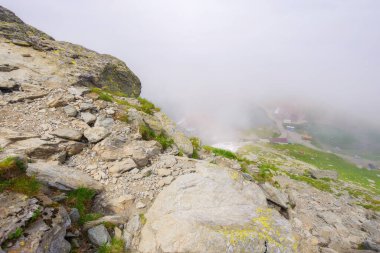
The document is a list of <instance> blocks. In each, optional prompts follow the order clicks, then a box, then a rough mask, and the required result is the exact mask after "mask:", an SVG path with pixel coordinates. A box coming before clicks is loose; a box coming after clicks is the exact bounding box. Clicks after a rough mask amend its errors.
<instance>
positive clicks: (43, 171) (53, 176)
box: [27, 162, 103, 190]
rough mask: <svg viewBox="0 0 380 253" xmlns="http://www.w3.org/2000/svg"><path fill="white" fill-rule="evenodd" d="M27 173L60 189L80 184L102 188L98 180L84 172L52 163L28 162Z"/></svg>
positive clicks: (76, 186) (71, 187)
mask: <svg viewBox="0 0 380 253" xmlns="http://www.w3.org/2000/svg"><path fill="white" fill-rule="evenodd" d="M27 174H28V175H29V176H32V175H34V176H36V178H37V179H38V180H39V181H42V182H44V183H46V184H47V185H49V186H52V187H55V188H58V189H60V190H73V189H77V188H79V187H82V186H83V187H87V188H91V189H95V190H101V189H102V188H103V187H102V185H101V184H100V183H99V182H97V181H96V180H94V179H93V178H92V177H90V176H89V175H87V174H86V173H84V172H82V171H79V170H76V169H73V168H69V167H66V166H62V165H56V164H53V163H45V162H37V163H29V165H28V168H27Z"/></svg>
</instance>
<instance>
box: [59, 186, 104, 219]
mask: <svg viewBox="0 0 380 253" xmlns="http://www.w3.org/2000/svg"><path fill="white" fill-rule="evenodd" d="M95 194H96V192H95V190H92V189H88V188H84V187H81V188H78V189H76V190H73V191H71V192H69V193H68V195H67V200H66V201H67V205H68V206H70V207H72V208H77V209H78V211H79V214H80V219H79V224H80V225H82V224H84V223H86V222H88V221H91V220H96V219H99V218H100V217H102V215H101V214H97V213H90V210H91V203H92V200H93V198H94V197H95Z"/></svg>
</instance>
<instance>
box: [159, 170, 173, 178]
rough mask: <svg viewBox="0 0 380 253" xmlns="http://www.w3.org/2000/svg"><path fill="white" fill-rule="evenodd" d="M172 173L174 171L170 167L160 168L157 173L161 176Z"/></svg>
mask: <svg viewBox="0 0 380 253" xmlns="http://www.w3.org/2000/svg"><path fill="white" fill-rule="evenodd" d="M171 174H172V171H171V170H170V169H158V170H157V175H159V176H161V177H166V176H169V175H171Z"/></svg>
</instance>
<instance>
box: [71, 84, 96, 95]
mask: <svg viewBox="0 0 380 253" xmlns="http://www.w3.org/2000/svg"><path fill="white" fill-rule="evenodd" d="M67 91H68V92H69V93H70V94H71V95H74V96H82V95H84V94H86V93H88V92H89V91H90V90H89V89H88V88H87V87H74V86H72V87H69V88H68V89H67Z"/></svg>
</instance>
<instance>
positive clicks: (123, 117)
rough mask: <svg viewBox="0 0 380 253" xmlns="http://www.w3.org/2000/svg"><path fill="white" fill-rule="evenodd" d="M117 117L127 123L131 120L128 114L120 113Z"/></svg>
mask: <svg viewBox="0 0 380 253" xmlns="http://www.w3.org/2000/svg"><path fill="white" fill-rule="evenodd" d="M117 119H118V120H120V121H123V122H125V123H128V122H129V118H128V114H126V113H125V114H121V115H118V116H117Z"/></svg>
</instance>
